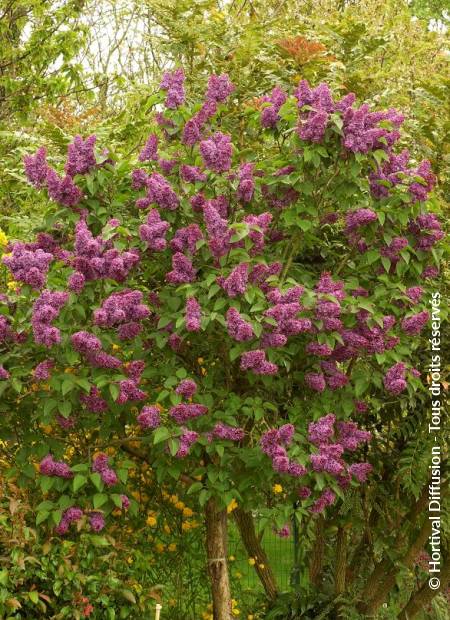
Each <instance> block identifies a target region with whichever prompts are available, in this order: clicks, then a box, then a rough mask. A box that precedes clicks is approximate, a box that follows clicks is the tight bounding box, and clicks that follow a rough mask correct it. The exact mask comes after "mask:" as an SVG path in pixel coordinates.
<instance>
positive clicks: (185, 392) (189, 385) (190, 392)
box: [175, 379, 197, 398]
mask: <svg viewBox="0 0 450 620" xmlns="http://www.w3.org/2000/svg"><path fill="white" fill-rule="evenodd" d="M196 391H197V384H196V383H195V381H193V380H192V379H183V380H182V381H180V383H179V384H178V385H177V387H176V388H175V393H176V394H179V395H180V396H183V397H184V398H192V396H194V394H195V392H196Z"/></svg>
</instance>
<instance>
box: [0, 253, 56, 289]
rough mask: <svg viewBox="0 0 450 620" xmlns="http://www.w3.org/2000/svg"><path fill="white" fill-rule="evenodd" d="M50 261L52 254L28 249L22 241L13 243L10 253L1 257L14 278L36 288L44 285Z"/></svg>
mask: <svg viewBox="0 0 450 620" xmlns="http://www.w3.org/2000/svg"><path fill="white" fill-rule="evenodd" d="M52 261H53V254H50V253H49V252H44V251H43V250H41V249H37V250H28V249H26V247H25V245H24V244H23V243H15V244H14V245H13V246H12V248H11V254H10V255H9V256H4V257H3V258H2V262H3V263H4V264H5V265H6V266H7V267H8V269H9V270H10V271H11V273H12V275H13V276H14V280H17V281H18V282H23V283H24V284H28V285H29V286H31V287H32V288H34V289H36V290H37V289H40V288H42V287H43V286H44V284H45V280H46V277H47V272H48V268H49V266H50V263H51V262H52Z"/></svg>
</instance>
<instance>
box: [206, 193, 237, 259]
mask: <svg viewBox="0 0 450 620" xmlns="http://www.w3.org/2000/svg"><path fill="white" fill-rule="evenodd" d="M216 206H217V205H214V204H212V201H208V202H207V203H206V204H205V205H204V208H203V218H204V221H205V226H206V230H207V232H208V237H209V241H208V247H209V249H210V251H211V253H212V254H213V256H214V257H215V258H216V259H219V258H220V257H221V256H225V254H227V253H228V251H229V250H230V249H231V244H230V240H231V237H232V231H231V230H230V229H229V228H228V221H227V220H226V219H224V218H223V217H221V215H220V213H219V211H218V210H217V208H216Z"/></svg>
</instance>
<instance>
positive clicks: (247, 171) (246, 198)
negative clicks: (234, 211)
mask: <svg viewBox="0 0 450 620" xmlns="http://www.w3.org/2000/svg"><path fill="white" fill-rule="evenodd" d="M253 168H254V164H252V163H247V164H241V165H240V166H239V171H238V178H239V185H238V189H237V198H238V200H241V201H242V202H250V201H251V199H252V198H253V192H254V191H255V182H254V180H253Z"/></svg>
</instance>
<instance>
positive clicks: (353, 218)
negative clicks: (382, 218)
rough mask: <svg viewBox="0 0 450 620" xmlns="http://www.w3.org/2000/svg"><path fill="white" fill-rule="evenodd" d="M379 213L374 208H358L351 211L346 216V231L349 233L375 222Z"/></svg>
mask: <svg viewBox="0 0 450 620" xmlns="http://www.w3.org/2000/svg"><path fill="white" fill-rule="evenodd" d="M376 219H377V214H376V213H375V211H372V209H356V211H350V212H349V213H347V215H346V217H345V223H346V225H345V231H346V232H347V233H349V232H352V231H354V230H356V229H357V228H361V227H362V226H367V224H370V223H371V222H375V221H376Z"/></svg>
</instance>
